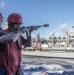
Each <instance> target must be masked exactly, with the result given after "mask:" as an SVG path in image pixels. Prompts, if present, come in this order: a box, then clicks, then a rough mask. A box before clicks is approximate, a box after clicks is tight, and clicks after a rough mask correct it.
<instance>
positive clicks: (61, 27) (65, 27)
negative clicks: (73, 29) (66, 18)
mask: <svg viewBox="0 0 74 75" xmlns="http://www.w3.org/2000/svg"><path fill="white" fill-rule="evenodd" d="M59 28H60V29H61V30H62V31H63V32H64V33H65V32H67V31H68V30H69V26H68V24H67V23H64V24H61V25H60V27H59Z"/></svg>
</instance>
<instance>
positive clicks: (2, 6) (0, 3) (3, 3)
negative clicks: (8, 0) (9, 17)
mask: <svg viewBox="0 0 74 75" xmlns="http://www.w3.org/2000/svg"><path fill="white" fill-rule="evenodd" d="M4 6H5V2H3V1H1V2H0V9H2V8H4Z"/></svg>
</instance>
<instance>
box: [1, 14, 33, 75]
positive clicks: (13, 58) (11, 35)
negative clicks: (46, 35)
mask: <svg viewBox="0 0 74 75" xmlns="http://www.w3.org/2000/svg"><path fill="white" fill-rule="evenodd" d="M7 21H8V28H7V29H5V30H2V32H3V33H4V34H2V35H1V36H0V47H1V48H0V69H1V70H2V71H3V72H1V73H2V74H0V75H19V74H18V73H20V72H18V71H19V69H21V66H20V63H21V60H22V55H21V49H22V45H26V46H30V45H29V42H30V41H31V36H29V37H28V38H27V39H24V38H23V37H22V31H21V30H20V28H21V25H22V23H23V22H22V21H23V20H22V17H21V15H20V14H18V13H12V14H10V15H9V16H8V18H7ZM31 31H33V29H32V30H31ZM31 31H30V32H31ZM20 71H21V70H20ZM21 75H23V74H21Z"/></svg>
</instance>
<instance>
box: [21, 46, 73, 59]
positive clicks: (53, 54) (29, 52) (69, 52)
mask: <svg viewBox="0 0 74 75" xmlns="http://www.w3.org/2000/svg"><path fill="white" fill-rule="evenodd" d="M22 55H23V56H34V57H48V58H64V59H65V58H66V59H74V49H69V48H68V49H60V48H58V49H49V48H47V49H40V50H36V49H34V48H32V47H27V48H25V49H24V50H22Z"/></svg>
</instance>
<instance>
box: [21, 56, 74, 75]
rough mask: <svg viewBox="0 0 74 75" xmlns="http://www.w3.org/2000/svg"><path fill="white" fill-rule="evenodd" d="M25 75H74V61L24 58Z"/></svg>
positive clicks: (22, 64) (23, 68)
mask: <svg viewBox="0 0 74 75" xmlns="http://www.w3.org/2000/svg"><path fill="white" fill-rule="evenodd" d="M21 66H22V71H23V72H24V75H74V59H58V58H43V57H23V59H22V63H21Z"/></svg>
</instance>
